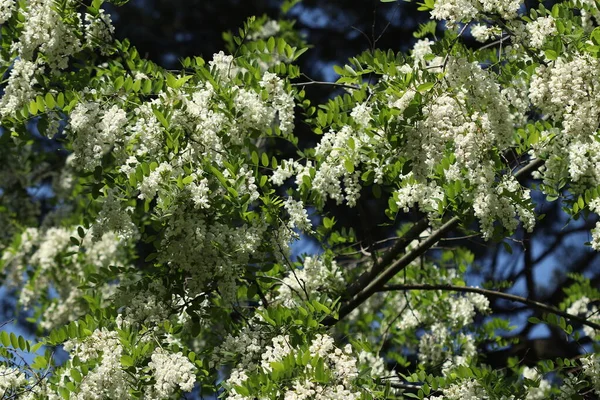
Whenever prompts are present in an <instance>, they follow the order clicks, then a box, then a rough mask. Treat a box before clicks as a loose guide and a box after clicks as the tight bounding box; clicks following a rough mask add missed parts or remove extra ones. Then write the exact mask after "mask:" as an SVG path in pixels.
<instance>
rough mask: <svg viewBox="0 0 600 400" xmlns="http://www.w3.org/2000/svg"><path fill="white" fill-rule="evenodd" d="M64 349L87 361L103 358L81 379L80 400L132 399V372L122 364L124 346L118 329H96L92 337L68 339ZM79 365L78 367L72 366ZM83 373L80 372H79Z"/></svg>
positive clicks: (72, 356) (75, 396)
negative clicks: (130, 383)
mask: <svg viewBox="0 0 600 400" xmlns="http://www.w3.org/2000/svg"><path fill="white" fill-rule="evenodd" d="M64 349H65V350H66V351H68V352H69V353H70V357H71V359H73V358H74V357H78V358H79V359H80V360H81V361H83V362H86V361H89V360H93V359H100V360H99V362H98V363H97V365H96V367H94V368H93V369H92V370H90V371H89V372H88V373H87V375H85V379H83V380H82V381H81V384H80V386H79V392H78V393H76V394H74V397H73V398H75V399H77V400H102V399H106V398H109V399H129V398H131V395H130V394H129V389H130V385H129V375H128V374H127V373H126V372H125V371H123V369H122V367H121V356H122V354H123V347H122V345H121V342H120V340H119V334H118V333H117V332H116V331H109V330H107V329H106V328H102V329H96V330H95V331H94V332H93V333H92V336H89V337H87V338H85V339H82V340H68V341H66V342H65V343H64ZM73 368H77V367H73ZM80 373H81V372H80Z"/></svg>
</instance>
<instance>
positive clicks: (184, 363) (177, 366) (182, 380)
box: [148, 347, 196, 399]
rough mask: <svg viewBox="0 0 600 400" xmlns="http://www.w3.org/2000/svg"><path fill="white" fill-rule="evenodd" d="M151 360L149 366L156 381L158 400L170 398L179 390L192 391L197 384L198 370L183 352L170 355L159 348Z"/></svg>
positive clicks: (155, 388) (155, 387)
mask: <svg viewBox="0 0 600 400" xmlns="http://www.w3.org/2000/svg"><path fill="white" fill-rule="evenodd" d="M151 358H152V361H151V362H150V363H149V364H148V366H149V367H150V369H152V374H153V376H154V379H155V380H156V383H155V384H154V386H153V387H154V391H155V394H156V398H157V399H164V398H170V397H171V396H172V395H173V394H175V393H177V392H178V391H179V390H181V391H184V392H191V391H192V389H193V388H194V384H195V383H196V374H195V371H196V368H195V367H194V364H192V363H191V362H190V360H188V359H187V357H184V356H183V354H182V353H181V352H179V353H169V352H167V351H165V350H163V349H162V348H160V347H158V348H157V349H156V350H155V351H154V352H153V353H152V357H151Z"/></svg>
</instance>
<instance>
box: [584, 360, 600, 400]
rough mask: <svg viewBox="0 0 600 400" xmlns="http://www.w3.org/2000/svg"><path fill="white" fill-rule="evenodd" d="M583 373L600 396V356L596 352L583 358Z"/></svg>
mask: <svg viewBox="0 0 600 400" xmlns="http://www.w3.org/2000/svg"><path fill="white" fill-rule="evenodd" d="M581 365H582V371H583V375H585V376H586V377H587V378H588V379H589V380H590V382H591V383H592V387H593V388H594V393H596V395H598V396H600V356H599V355H598V354H597V353H596V354H588V355H587V356H585V357H582V358H581Z"/></svg>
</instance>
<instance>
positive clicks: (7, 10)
mask: <svg viewBox="0 0 600 400" xmlns="http://www.w3.org/2000/svg"><path fill="white" fill-rule="evenodd" d="M16 5H17V1H16V0H0V24H3V23H5V22H6V21H8V19H9V18H10V17H11V15H12V13H13V11H14V10H15V8H16Z"/></svg>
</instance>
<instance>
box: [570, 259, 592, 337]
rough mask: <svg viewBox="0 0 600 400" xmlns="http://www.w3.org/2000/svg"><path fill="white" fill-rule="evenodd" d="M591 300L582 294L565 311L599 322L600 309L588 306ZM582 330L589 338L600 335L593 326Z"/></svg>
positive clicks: (585, 326)
mask: <svg viewBox="0 0 600 400" xmlns="http://www.w3.org/2000/svg"><path fill="white" fill-rule="evenodd" d="M596 250H599V249H596ZM591 302H592V300H590V298H589V297H587V296H583V297H581V298H580V299H577V300H575V301H574V302H573V303H571V305H570V306H569V308H567V313H569V314H573V315H581V316H583V317H584V318H586V319H587V320H589V321H590V322H595V323H600V310H599V309H598V306H596V305H592V306H591V307H590V303H591ZM583 332H584V333H585V334H586V335H587V336H589V337H591V338H594V337H595V336H596V335H600V332H597V331H596V330H595V329H594V328H592V327H589V326H587V325H584V326H583Z"/></svg>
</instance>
